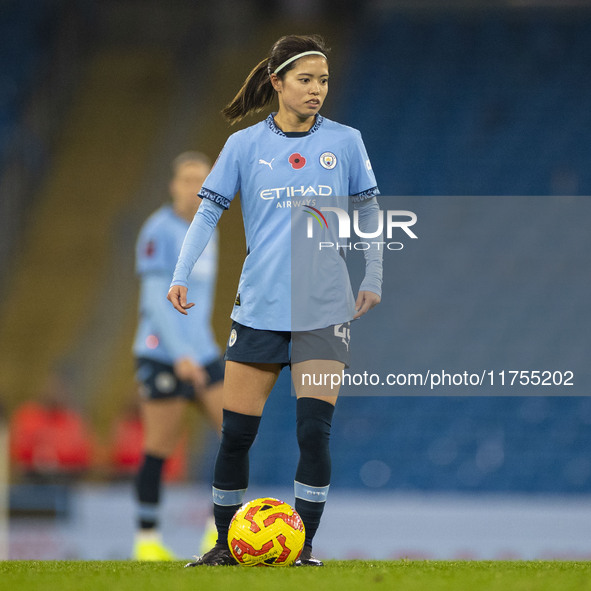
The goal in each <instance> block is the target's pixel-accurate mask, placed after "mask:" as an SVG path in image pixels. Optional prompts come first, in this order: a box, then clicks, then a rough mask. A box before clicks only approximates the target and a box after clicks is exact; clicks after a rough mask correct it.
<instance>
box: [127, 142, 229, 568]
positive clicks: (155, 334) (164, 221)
mask: <svg viewBox="0 0 591 591" xmlns="http://www.w3.org/2000/svg"><path fill="white" fill-rule="evenodd" d="M210 169H211V166H210V162H209V159H208V158H207V156H205V155H204V154H202V153H200V152H184V153H182V154H180V155H179V156H177V157H176V158H175V160H174V161H173V163H172V172H173V176H172V179H171V181H170V186H169V190H170V195H171V197H172V205H164V206H163V207H161V208H160V209H158V210H157V211H156V212H154V213H153V214H152V215H151V216H150V217H149V218H148V220H147V221H146V223H145V224H144V225H143V227H142V229H141V231H140V235H139V237H138V241H137V245H136V270H137V273H138V275H139V276H140V279H141V290H140V319H139V325H138V329H137V333H136V337H135V342H134V346H133V349H134V354H135V357H136V363H137V378H138V381H139V382H140V393H141V394H142V400H141V408H142V423H143V427H144V459H143V462H142V465H141V467H140V470H139V473H138V475H137V479H136V499H137V534H136V538H135V543H134V548H133V557H134V558H135V559H137V560H170V559H172V558H173V556H172V553H171V552H170V551H169V550H168V548H166V546H164V545H163V544H162V541H161V539H160V534H159V507H160V502H159V501H160V488H161V486H160V485H161V480H162V470H163V467H164V464H165V462H166V459H167V458H168V457H170V456H171V455H172V453H173V452H174V450H175V448H176V446H177V444H178V442H179V438H180V435H181V433H182V420H183V418H184V413H185V410H186V408H187V405H188V403H189V402H196V403H197V404H198V406H199V407H200V408H201V409H202V410H203V412H204V414H205V416H206V417H207V418H208V419H209V421H210V423H211V425H212V427H214V428H215V429H216V430H217V431H219V430H220V428H221V421H222V383H223V381H222V380H223V376H224V365H223V360H222V359H221V358H220V351H219V348H218V346H217V344H216V342H215V340H214V336H213V332H212V329H211V324H210V320H211V312H212V303H213V292H214V287H215V280H216V274H217V236H216V237H215V238H214V239H213V240H211V241H210V243H209V245H208V246H207V249H206V250H205V252H204V253H203V256H202V257H201V259H200V260H199V263H198V264H197V265H195V268H194V269H193V272H192V273H191V275H190V277H189V278H188V281H189V285H190V286H191V291H192V292H194V293H196V295H198V296H199V299H200V300H201V301H203V302H204V304H203V305H202V306H201V307H200V308H199V310H198V313H197V314H192V315H191V318H190V319H189V321H186V319H184V318H181V317H180V316H179V315H178V314H177V313H176V312H175V311H174V310H173V309H172V308H171V307H170V306H169V305H168V304H167V302H166V300H165V299H164V295H165V294H166V292H167V291H168V286H169V283H170V274H171V273H172V272H173V270H174V266H175V264H176V261H177V258H178V255H179V252H180V250H181V245H182V243H183V239H184V237H185V234H186V233H187V228H188V227H189V223H190V222H191V220H192V219H193V217H194V215H195V212H196V211H197V208H198V206H199V202H200V201H201V200H200V199H196V198H195V195H196V194H197V193H198V191H199V190H200V189H201V186H202V184H203V180H204V179H205V178H206V176H207V174H208V173H209V171H210ZM163 304H164V305H163Z"/></svg>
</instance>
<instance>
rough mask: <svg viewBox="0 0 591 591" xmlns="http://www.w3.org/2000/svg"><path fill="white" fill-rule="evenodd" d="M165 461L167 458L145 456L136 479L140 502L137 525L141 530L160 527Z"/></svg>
mask: <svg viewBox="0 0 591 591" xmlns="http://www.w3.org/2000/svg"><path fill="white" fill-rule="evenodd" d="M165 461H166V459H165V458H159V457H157V456H153V455H151V454H145V455H144V461H143V463H142V466H141V468H140V470H139V472H138V474H137V477H136V479H135V490H136V498H137V501H138V508H137V523H138V527H139V528H140V529H153V528H156V527H158V509H159V504H160V483H161V482H162V468H163V467H164V462H165Z"/></svg>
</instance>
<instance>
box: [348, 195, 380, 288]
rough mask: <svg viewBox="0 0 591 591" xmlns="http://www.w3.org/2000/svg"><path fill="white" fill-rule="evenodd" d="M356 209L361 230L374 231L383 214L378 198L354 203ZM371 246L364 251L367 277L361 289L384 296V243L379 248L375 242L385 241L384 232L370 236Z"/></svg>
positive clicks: (365, 231)
mask: <svg viewBox="0 0 591 591" xmlns="http://www.w3.org/2000/svg"><path fill="white" fill-rule="evenodd" d="M353 208H354V211H355V212H357V215H358V216H359V230H361V232H364V233H367V234H369V233H373V232H375V231H376V230H377V228H378V225H379V216H380V215H381V212H380V206H379V205H378V200H377V199H376V198H375V197H370V198H369V199H366V200H364V201H359V202H354V203H353ZM367 241H368V242H369V243H370V244H371V248H368V249H367V250H364V251H363V254H364V256H365V277H364V278H363V281H362V282H361V285H360V286H359V291H371V292H373V293H376V294H378V295H379V296H380V297H382V275H383V265H382V263H383V255H384V251H383V248H382V247H383V244H381V245H380V246H379V248H378V246H377V245H375V244H372V243H373V242H381V243H383V241H384V234H383V232H382V233H381V234H380V235H379V236H376V237H375V238H368V239H367Z"/></svg>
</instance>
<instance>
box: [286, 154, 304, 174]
mask: <svg viewBox="0 0 591 591" xmlns="http://www.w3.org/2000/svg"><path fill="white" fill-rule="evenodd" d="M289 163H290V164H291V167H292V168H295V169H296V170H298V169H300V168H304V166H306V159H305V158H304V157H303V156H302V155H301V154H298V153H297V152H296V153H295V154H292V155H291V156H290V157H289Z"/></svg>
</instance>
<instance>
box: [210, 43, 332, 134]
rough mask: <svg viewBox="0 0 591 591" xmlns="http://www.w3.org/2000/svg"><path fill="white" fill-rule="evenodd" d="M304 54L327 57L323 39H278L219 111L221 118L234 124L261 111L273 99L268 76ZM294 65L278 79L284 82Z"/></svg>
mask: <svg viewBox="0 0 591 591" xmlns="http://www.w3.org/2000/svg"><path fill="white" fill-rule="evenodd" d="M304 51H321V52H322V53H324V55H328V52H329V51H330V49H329V48H328V47H326V45H325V44H324V39H322V37H320V36H319V35H286V36H285V37H281V39H279V40H278V41H277V42H276V43H275V45H273V47H272V48H271V52H270V55H269V57H266V58H265V59H264V60H263V61H261V62H259V63H258V64H257V65H256V66H255V67H254V68H253V70H252V71H251V72H250V74H249V75H248V78H246V80H245V81H244V84H243V85H242V88H241V89H240V90H239V91H238V94H236V96H235V97H234V98H233V99H232V101H231V102H230V103H229V104H228V105H226V107H224V109H223V110H222V114H223V115H224V117H225V118H226V119H227V120H228V121H229V122H230V123H232V124H234V123H236V122H237V121H240V120H241V119H243V118H244V117H246V116H247V115H249V114H250V113H258V112H259V111H261V110H262V109H264V108H265V107H266V106H267V105H268V104H269V103H270V102H271V101H272V100H273V97H274V96H275V89H274V88H273V85H272V84H271V78H270V76H271V74H272V73H273V72H274V71H275V70H276V69H277V67H279V66H280V65H281V64H282V63H283V62H285V61H286V60H288V59H289V58H290V57H293V56H294V55H297V54H298V53H303V52H304ZM296 61H297V60H296ZM294 65H295V62H292V63H291V64H288V65H287V66H285V68H283V69H282V70H281V71H280V72H279V73H278V74H277V76H278V77H279V78H283V76H284V75H285V73H286V72H288V71H289V70H291V69H292V68H293V67H294Z"/></svg>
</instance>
